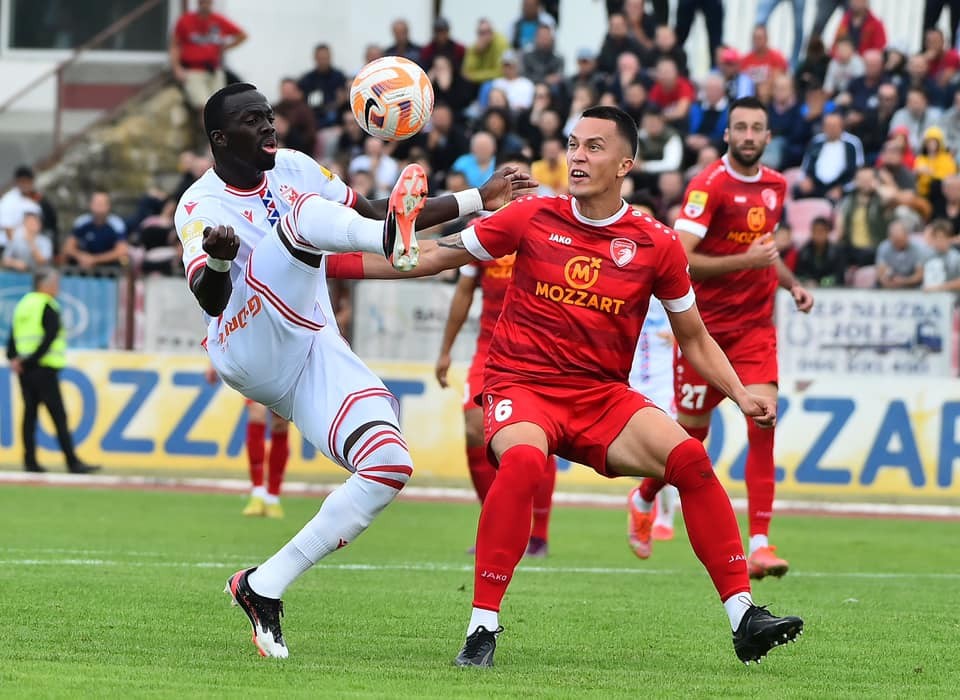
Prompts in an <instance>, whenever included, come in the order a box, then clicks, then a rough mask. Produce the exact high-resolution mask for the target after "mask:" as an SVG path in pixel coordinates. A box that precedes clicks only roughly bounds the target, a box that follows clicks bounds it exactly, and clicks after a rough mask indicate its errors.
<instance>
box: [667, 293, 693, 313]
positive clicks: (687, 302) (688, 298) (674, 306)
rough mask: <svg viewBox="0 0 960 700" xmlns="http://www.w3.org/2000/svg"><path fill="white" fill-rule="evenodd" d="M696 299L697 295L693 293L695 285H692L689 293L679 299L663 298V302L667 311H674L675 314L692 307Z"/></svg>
mask: <svg viewBox="0 0 960 700" xmlns="http://www.w3.org/2000/svg"><path fill="white" fill-rule="evenodd" d="M696 300H697V296H696V295H695V294H694V293H693V287H690V289H689V290H687V293H686V294H684V295H683V296H682V297H680V298H679V299H661V301H662V302H663V308H665V309H666V310H667V311H672V312H673V313H675V314H679V313H683V312H684V311H686V310H687V309H689V308H691V307H692V306H693V303H694V302H695V301H696Z"/></svg>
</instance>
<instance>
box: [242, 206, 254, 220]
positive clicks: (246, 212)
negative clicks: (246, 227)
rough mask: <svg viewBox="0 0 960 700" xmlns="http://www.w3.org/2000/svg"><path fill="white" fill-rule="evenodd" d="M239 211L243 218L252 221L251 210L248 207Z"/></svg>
mask: <svg viewBox="0 0 960 700" xmlns="http://www.w3.org/2000/svg"><path fill="white" fill-rule="evenodd" d="M241 213H242V214H243V218H244V219H246V220H247V221H249V222H250V223H251V224H252V223H253V211H252V210H250V209H244V210H243V211H242V212H241Z"/></svg>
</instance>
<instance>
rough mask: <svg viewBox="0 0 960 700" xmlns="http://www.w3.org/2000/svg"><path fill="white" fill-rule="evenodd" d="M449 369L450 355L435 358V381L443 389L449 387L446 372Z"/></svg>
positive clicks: (444, 354) (443, 354) (445, 354)
mask: <svg viewBox="0 0 960 700" xmlns="http://www.w3.org/2000/svg"><path fill="white" fill-rule="evenodd" d="M449 369H450V354H449V353H446V352H445V353H442V354H441V355H440V357H438V358H437V366H436V368H435V369H434V373H435V374H436V375H437V381H438V382H440V386H442V387H443V388H444V389H446V388H447V387H448V386H450V382H448V381H447V370H449Z"/></svg>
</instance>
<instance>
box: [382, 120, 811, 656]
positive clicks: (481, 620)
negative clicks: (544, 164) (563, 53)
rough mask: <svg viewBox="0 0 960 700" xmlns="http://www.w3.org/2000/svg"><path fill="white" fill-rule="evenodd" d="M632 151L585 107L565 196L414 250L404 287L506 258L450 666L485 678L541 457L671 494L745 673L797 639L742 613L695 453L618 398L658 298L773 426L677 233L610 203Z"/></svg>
mask: <svg viewBox="0 0 960 700" xmlns="http://www.w3.org/2000/svg"><path fill="white" fill-rule="evenodd" d="M636 151H637V130H636V125H635V123H634V122H633V120H632V119H631V118H630V116H629V115H628V114H626V113H625V112H623V111H622V110H620V109H617V108H615V107H592V108H590V109H587V110H586V111H584V113H583V115H582V116H581V118H580V120H579V121H578V122H577V123H576V125H575V126H574V128H573V131H572V132H571V134H570V138H569V143H568V149H567V164H568V168H569V175H570V178H569V181H570V193H571V195H572V196H571V197H567V196H561V197H524V198H522V199H517V200H514V201H513V202H512V203H511V204H509V205H508V206H507V207H505V208H504V209H502V210H501V211H499V212H497V213H495V214H493V215H492V216H489V217H487V218H485V219H479V220H477V221H476V223H474V225H473V226H471V227H469V228H467V229H465V230H464V231H462V232H460V233H456V234H452V235H451V236H446V237H444V238H442V239H440V240H439V242H437V243H432V242H430V241H426V242H423V243H422V244H421V258H420V265H419V267H418V268H417V269H416V270H415V271H414V274H416V275H429V274H435V273H436V272H438V271H440V270H442V269H449V268H452V267H457V266H460V265H463V264H465V263H467V262H470V261H471V260H474V259H477V260H494V259H496V258H498V257H502V256H503V255H507V254H510V253H513V252H515V253H516V254H517V257H516V261H515V263H514V274H513V280H512V282H511V284H510V287H509V289H508V290H507V295H506V299H505V301H504V308H503V313H502V314H501V316H500V319H499V321H498V322H497V326H496V329H495V330H494V333H493V338H492V340H491V343H490V350H489V354H488V359H487V365H486V372H485V376H484V388H483V392H482V404H483V408H484V411H485V428H486V439H487V447H488V451H489V453H490V454H491V456H492V458H494V459H495V460H496V462H497V463H498V465H499V466H498V469H499V471H498V473H497V478H496V479H495V480H494V482H493V485H492V486H491V487H490V491H489V492H488V493H487V497H486V499H485V501H484V503H483V508H482V511H481V514H480V523H479V526H478V530H477V557H476V566H475V571H474V602H473V613H472V615H471V619H470V623H469V626H468V628H467V639H466V643H465V644H464V646H463V648H462V649H461V651H460V654H459V655H458V656H457V659H456V662H455V663H456V664H457V665H459V666H492V665H493V656H494V651H495V649H496V641H497V636H498V635H499V634H500V632H501V631H502V628H501V627H500V626H499V617H498V612H499V610H500V604H501V601H502V599H503V596H504V594H505V593H506V590H507V586H508V585H509V583H510V580H511V579H512V577H513V572H514V569H515V567H516V565H517V563H518V562H519V561H520V559H521V557H522V556H523V553H524V550H525V548H526V545H527V535H528V531H527V529H526V525H525V523H528V522H530V518H531V511H532V506H533V492H534V491H535V489H536V486H537V483H538V482H539V481H540V480H541V479H542V478H543V473H544V471H545V470H546V465H547V455H548V454H551V453H555V454H557V455H559V456H562V457H565V458H567V459H570V460H571V461H576V462H580V463H582V464H586V465H589V466H590V467H592V468H593V469H594V470H596V471H597V472H598V473H599V474H602V475H604V476H608V477H614V476H654V477H657V478H659V479H665V480H666V481H667V482H668V483H671V484H673V485H675V486H676V487H677V489H678V490H679V492H680V498H681V499H682V501H683V503H684V517H685V520H686V526H687V533H688V535H689V537H690V542H691V545H692V546H693V549H694V552H695V553H696V554H697V557H698V558H699V559H700V561H701V562H702V563H703V565H704V567H705V568H706V569H707V571H708V573H709V574H710V577H711V579H712V580H713V583H714V586H715V587H716V589H717V592H718V593H719V595H720V599H721V600H722V601H723V605H724V609H725V610H726V612H727V614H728V617H729V619H730V625H731V627H732V629H733V630H734V633H733V644H734V649H735V651H736V653H737V656H738V657H739V658H740V659H741V660H742V661H744V662H748V663H749V662H750V661H753V660H759V659H760V658H761V657H763V656H764V655H765V654H766V653H767V652H768V651H769V650H770V649H772V648H773V647H774V646H777V645H778V644H782V643H785V642H787V641H789V640H792V639H795V638H796V636H797V635H798V634H799V633H800V632H801V631H802V629H803V621H802V620H801V619H800V618H798V617H775V616H773V615H771V614H770V613H769V612H768V611H767V610H766V608H762V607H758V606H756V605H754V604H753V600H752V598H751V596H750V580H749V578H748V576H747V566H746V558H745V557H744V554H743V545H742V544H741V542H740V532H739V529H738V527H737V520H736V516H735V515H734V513H733V509H732V508H731V507H730V500H729V498H728V497H727V494H726V492H725V491H724V490H723V487H722V486H721V485H720V482H719V481H718V480H717V477H716V475H715V474H714V472H713V467H712V465H711V464H710V460H709V458H708V457H707V454H706V451H705V450H704V448H703V444H702V443H701V442H700V441H699V440H696V439H694V438H691V437H690V436H689V435H688V434H687V433H686V432H685V431H684V430H683V428H681V427H680V426H679V425H678V424H677V423H676V422H675V421H673V420H672V419H671V418H670V417H668V416H667V415H666V414H665V413H663V411H661V410H660V409H659V408H656V407H655V406H654V405H653V403H652V402H651V401H649V400H648V399H647V398H646V397H644V396H643V395H642V394H640V393H639V392H637V391H635V390H632V389H631V388H630V387H629V385H628V384H627V377H628V374H629V371H630V366H631V363H632V360H633V354H634V350H635V348H636V344H637V339H638V336H639V333H640V328H641V326H642V324H643V320H644V315H645V313H646V310H647V304H648V302H649V299H650V296H651V295H655V296H657V298H659V299H660V300H661V301H662V302H663V305H664V307H665V308H666V309H667V312H668V315H669V318H670V323H671V327H672V329H673V334H674V336H675V337H676V339H677V342H678V343H679V344H680V346H681V348H682V349H683V352H684V355H685V356H686V357H687V358H688V359H689V360H690V362H691V363H692V365H693V366H694V367H696V368H697V371H698V372H699V373H700V374H701V375H702V376H704V378H705V379H706V380H707V381H708V382H709V383H710V384H712V385H713V386H716V387H718V388H719V389H720V390H721V391H722V392H723V393H724V394H725V395H727V396H729V397H731V398H732V399H734V400H735V401H736V402H737V404H738V405H739V406H740V408H741V409H742V410H743V412H744V413H745V414H747V415H748V416H751V417H752V418H753V419H754V420H755V421H756V422H757V423H758V425H761V426H764V427H766V428H768V429H769V428H771V427H772V426H773V425H774V424H775V422H776V402H775V401H773V400H772V399H770V398H769V397H767V396H762V395H757V394H753V393H750V392H749V391H747V390H746V388H744V386H743V384H742V383H741V382H740V380H739V378H738V377H737V375H736V373H735V372H734V370H733V367H731V366H730V363H729V361H728V360H727V358H726V356H724V354H723V352H722V351H721V349H720V347H719V346H718V345H717V344H716V342H715V341H714V340H713V338H711V337H710V335H709V334H708V333H707V330H706V328H705V327H704V325H703V322H702V320H701V319H700V314H699V312H698V311H697V306H696V303H695V298H694V293H693V289H692V287H691V283H690V276H689V274H688V272H687V257H686V254H685V251H684V249H683V245H682V244H681V243H680V241H679V239H678V236H677V234H676V233H674V232H673V231H672V230H671V229H670V228H669V227H666V226H663V225H662V224H659V223H656V222H655V221H654V220H653V219H652V218H650V217H649V216H645V215H644V214H642V213H640V212H634V211H633V210H632V209H631V208H630V207H629V206H628V205H627V204H625V203H624V202H623V200H622V199H621V198H620V185H621V183H622V181H623V178H624V177H625V176H626V175H627V173H628V172H630V169H631V168H632V167H633V164H634V157H635V155H636ZM367 260H370V262H371V268H369V269H367V268H366V264H367ZM363 265H364V270H363V273H364V276H368V277H378V276H383V275H381V274H379V270H378V269H376V268H377V266H379V267H380V269H383V268H385V267H387V266H386V265H385V264H384V263H381V262H380V261H378V260H377V259H376V258H375V257H374V256H370V257H367V256H365V257H364V259H363ZM387 272H388V273H389V269H387ZM386 276H394V275H392V274H388V275H386Z"/></svg>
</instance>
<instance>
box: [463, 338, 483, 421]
mask: <svg viewBox="0 0 960 700" xmlns="http://www.w3.org/2000/svg"><path fill="white" fill-rule="evenodd" d="M486 364H487V353H485V352H484V353H479V352H478V353H477V354H476V355H474V356H473V361H472V362H471V363H470V370H469V371H468V372H467V381H466V384H464V385H463V410H464V412H467V411H470V410H474V409H477V408H480V404H478V403H477V398H478V396H479V395H480V392H482V391H483V368H484V367H485V366H486Z"/></svg>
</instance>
